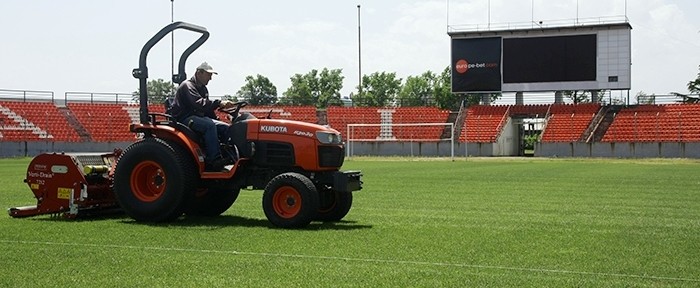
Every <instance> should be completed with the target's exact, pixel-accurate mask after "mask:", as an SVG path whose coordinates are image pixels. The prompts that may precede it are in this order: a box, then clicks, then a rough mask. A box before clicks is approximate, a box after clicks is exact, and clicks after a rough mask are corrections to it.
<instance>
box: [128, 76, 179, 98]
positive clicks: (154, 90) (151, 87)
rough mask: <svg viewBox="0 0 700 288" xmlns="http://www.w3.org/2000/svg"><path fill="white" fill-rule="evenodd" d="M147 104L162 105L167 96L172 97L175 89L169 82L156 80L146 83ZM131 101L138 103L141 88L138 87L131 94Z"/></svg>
mask: <svg viewBox="0 0 700 288" xmlns="http://www.w3.org/2000/svg"><path fill="white" fill-rule="evenodd" d="M147 89H148V103H152V104H153V103H163V102H165V98H166V97H168V96H174V95H175V90H177V87H176V86H175V84H173V83H172V82H170V81H165V80H163V79H156V80H151V81H148V87H147ZM131 95H133V96H132V100H134V101H139V97H140V96H139V95H141V88H140V87H139V88H138V89H136V91H134V92H133V93H131Z"/></svg>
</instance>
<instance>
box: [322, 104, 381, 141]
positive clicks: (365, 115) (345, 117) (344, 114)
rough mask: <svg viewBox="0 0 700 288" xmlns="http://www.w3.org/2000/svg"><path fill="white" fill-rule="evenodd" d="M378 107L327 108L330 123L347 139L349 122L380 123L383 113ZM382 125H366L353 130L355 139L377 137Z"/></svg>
mask: <svg viewBox="0 0 700 288" xmlns="http://www.w3.org/2000/svg"><path fill="white" fill-rule="evenodd" d="M379 110H380V108H377V107H339V106H331V107H328V109H326V113H327V119H328V125H329V126H330V127H332V128H334V129H336V130H338V131H339V132H340V133H341V134H342V135H343V139H347V138H348V135H347V132H348V131H347V130H348V128H347V127H348V126H347V125H348V124H380V123H381V113H380V112H379ZM379 130H380V127H364V128H362V129H355V130H353V133H352V134H353V135H352V138H353V139H370V140H371V139H377V137H379Z"/></svg>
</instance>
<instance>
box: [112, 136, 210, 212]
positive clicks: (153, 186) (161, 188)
mask: <svg viewBox="0 0 700 288" xmlns="http://www.w3.org/2000/svg"><path fill="white" fill-rule="evenodd" d="M198 175H199V173H198V171H197V167H196V166H195V164H194V162H193V161H192V159H191V156H190V153H189V152H188V151H187V150H185V149H184V148H182V147H180V146H179V145H177V144H173V143H168V142H166V141H164V140H162V139H158V138H146V139H144V140H142V141H139V142H136V143H134V144H131V145H130V146H129V147H128V148H126V150H124V153H122V155H121V157H119V160H118V161H117V166H116V168H115V171H114V186H113V188H114V189H113V190H114V194H115V197H116V198H117V201H118V202H119V205H120V206H121V208H122V209H124V211H125V212H126V214H127V215H129V216H130V217H131V218H134V219H135V220H136V221H145V222H163V221H171V220H174V219H176V218H178V217H180V215H182V213H183V212H184V208H185V204H187V202H188V201H190V200H191V198H192V197H193V196H194V195H193V191H195V189H196V187H197V181H198V179H199V178H198Z"/></svg>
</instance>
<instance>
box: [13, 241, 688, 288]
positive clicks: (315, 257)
mask: <svg viewBox="0 0 700 288" xmlns="http://www.w3.org/2000/svg"><path fill="white" fill-rule="evenodd" d="M0 242H1V243H5V244H21V245H42V246H72V247H78V248H98V249H136V250H142V251H165V252H174V253H177V252H186V253H195V254H229V255H242V256H253V257H272V258H292V259H302V260H308V261H315V260H331V261H349V262H371V263H383V264H389V265H404V264H408V265H425V266H451V267H461V268H477V269H493V270H513V271H519V272H536V273H555V274H556V273H559V274H580V275H592V276H603V277H623V278H641V279H655V280H671V281H684V282H700V279H695V278H675V277H663V276H654V275H630V274H615V273H600V272H584V271H567V270H552V269H538V268H525V267H504V266H486V265H476V264H466V263H439V262H420V261H404V260H396V259H371V258H349V257H337V256H318V255H299V254H278V253H266V252H246V251H226V250H201V249H188V248H171V247H149V246H120V245H106V244H89V243H57V242H31V241H9V240H0Z"/></svg>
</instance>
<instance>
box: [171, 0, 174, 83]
mask: <svg viewBox="0 0 700 288" xmlns="http://www.w3.org/2000/svg"><path fill="white" fill-rule="evenodd" d="M174 6H175V0H170V24H172V23H173V22H175V8H174ZM170 75H175V31H172V32H170Z"/></svg>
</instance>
